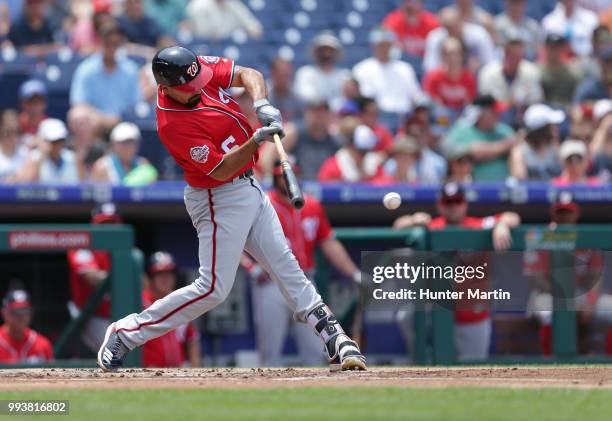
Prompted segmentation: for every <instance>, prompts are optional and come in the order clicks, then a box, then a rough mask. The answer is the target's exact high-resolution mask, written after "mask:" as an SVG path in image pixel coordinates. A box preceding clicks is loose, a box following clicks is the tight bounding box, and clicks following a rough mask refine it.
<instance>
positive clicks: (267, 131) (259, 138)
mask: <svg viewBox="0 0 612 421" xmlns="http://www.w3.org/2000/svg"><path fill="white" fill-rule="evenodd" d="M281 133H283V128H282V127H280V126H278V125H275V124H274V125H271V126H265V127H260V128H259V129H257V130H255V133H253V140H254V141H255V143H257V144H258V145H261V144H262V142H265V141H268V142H272V141H273V140H272V135H275V134H277V135H279V136H280V135H281Z"/></svg>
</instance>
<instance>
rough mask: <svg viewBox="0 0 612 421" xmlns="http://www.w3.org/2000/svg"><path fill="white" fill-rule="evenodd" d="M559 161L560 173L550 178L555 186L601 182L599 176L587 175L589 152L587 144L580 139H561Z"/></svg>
mask: <svg viewBox="0 0 612 421" xmlns="http://www.w3.org/2000/svg"><path fill="white" fill-rule="evenodd" d="M559 160H560V161H561V166H562V171H561V175H560V176H558V177H555V178H553V179H552V183H553V184H554V185H555V186H568V185H572V184H588V185H591V186H594V185H599V184H601V181H600V179H599V178H597V177H594V176H588V175H587V171H588V168H589V154H588V151H587V146H586V144H585V143H584V142H583V141H582V140H573V139H568V140H565V141H563V143H562V144H561V147H560V149H559Z"/></svg>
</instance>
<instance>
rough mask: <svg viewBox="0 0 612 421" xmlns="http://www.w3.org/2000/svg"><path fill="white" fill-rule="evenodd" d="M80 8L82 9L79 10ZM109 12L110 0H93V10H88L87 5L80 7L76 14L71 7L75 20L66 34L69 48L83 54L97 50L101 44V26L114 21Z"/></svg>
mask: <svg viewBox="0 0 612 421" xmlns="http://www.w3.org/2000/svg"><path fill="white" fill-rule="evenodd" d="M81 9H83V10H82V11H80V10H81ZM110 12H111V2H110V1H109V0H94V1H93V10H90V8H89V7H81V8H79V12H78V14H77V12H76V11H75V10H74V8H73V13H74V14H75V15H76V16H74V19H75V22H74V24H73V25H72V27H71V28H70V31H69V34H68V35H69V45H70V48H72V49H73V50H75V51H76V52H78V53H80V54H83V55H89V54H91V53H94V52H96V51H98V49H99V48H100V47H101V45H102V40H101V38H100V30H101V28H102V27H103V26H105V25H108V24H110V23H112V22H114V17H113V15H111V13H110ZM92 13H93V14H92Z"/></svg>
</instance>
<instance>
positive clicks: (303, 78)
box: [295, 31, 351, 110]
mask: <svg viewBox="0 0 612 421" xmlns="http://www.w3.org/2000/svg"><path fill="white" fill-rule="evenodd" d="M311 52H312V56H313V59H314V62H315V63H314V65H306V66H302V67H300V68H299V69H298V71H297V73H296V75H295V92H296V94H297V95H298V97H299V98H300V100H302V101H303V102H316V101H327V102H328V103H329V104H330V106H331V108H332V109H333V110H337V109H339V108H340V102H341V100H340V98H341V94H342V84H343V83H344V81H345V80H347V79H349V78H350V77H351V74H350V72H349V71H348V70H347V69H344V68H340V67H337V66H336V62H337V61H338V59H339V58H340V56H341V55H342V45H341V44H340V40H338V38H336V37H335V36H334V35H333V34H332V33H330V32H326V31H325V32H322V33H320V34H319V35H317V36H316V37H314V39H313V40H312V50H311Z"/></svg>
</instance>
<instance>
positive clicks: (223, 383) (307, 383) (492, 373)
mask: <svg viewBox="0 0 612 421" xmlns="http://www.w3.org/2000/svg"><path fill="white" fill-rule="evenodd" d="M315 386H317V387H321V386H329V387H356V386H357V387H359V386H364V387H365V386H376V387H385V386H389V387H466V386H467V387H513V388H524V387H532V388H540V387H578V388H612V368H608V367H571V366H567V367H533V368H532V367H476V368H471V367H470V368H465V367H461V368H437V367H436V368H391V367H389V368H378V367H374V368H370V369H369V370H368V371H365V372H333V373H332V372H330V371H329V369H323V368H320V369H305V368H278V369H244V368H243V369H231V368H209V369H206V368H200V369H183V368H181V369H124V370H121V371H119V372H116V373H103V372H101V371H100V370H99V369H93V368H92V369H61V368H55V369H15V370H12V369H9V370H0V392H2V391H3V390H37V389H62V388H64V389H65V388H75V389H76V388H78V389H82V388H88V389H106V388H109V389H119V388H127V389H134V388H145V389H159V388H230V389H234V388H235V389H238V388H257V389H258V388H281V387H282V388H286V387H315Z"/></svg>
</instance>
